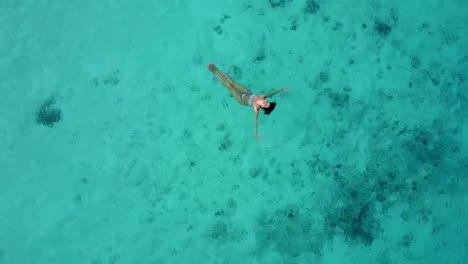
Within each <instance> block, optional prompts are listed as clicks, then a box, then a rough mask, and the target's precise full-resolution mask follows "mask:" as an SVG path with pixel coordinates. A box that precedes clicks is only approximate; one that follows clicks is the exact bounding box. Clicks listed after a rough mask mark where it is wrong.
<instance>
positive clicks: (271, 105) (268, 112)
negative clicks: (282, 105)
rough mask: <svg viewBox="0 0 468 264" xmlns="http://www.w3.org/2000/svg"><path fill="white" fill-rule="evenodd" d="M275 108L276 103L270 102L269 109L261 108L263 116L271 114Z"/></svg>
mask: <svg viewBox="0 0 468 264" xmlns="http://www.w3.org/2000/svg"><path fill="white" fill-rule="evenodd" d="M275 107H276V103H275V102H272V103H270V107H268V108H263V111H265V115H269V114H270V113H271V112H273V110H275Z"/></svg>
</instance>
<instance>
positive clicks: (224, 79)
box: [208, 64, 243, 104]
mask: <svg viewBox="0 0 468 264" xmlns="http://www.w3.org/2000/svg"><path fill="white" fill-rule="evenodd" d="M208 69H209V70H210V71H211V72H212V73H213V74H214V76H215V77H216V78H217V79H218V80H219V81H220V82H221V83H222V84H223V85H224V86H226V88H228V89H229V91H230V92H231V94H232V96H234V98H236V100H237V101H238V102H239V103H240V104H243V102H242V98H241V95H240V93H239V91H238V90H237V89H236V86H238V84H237V83H235V82H234V81H233V80H232V79H231V77H229V75H227V74H226V73H224V72H223V71H221V70H220V69H218V68H217V67H216V66H214V65H213V64H208Z"/></svg>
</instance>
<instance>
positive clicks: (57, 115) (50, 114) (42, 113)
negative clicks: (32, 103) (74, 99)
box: [36, 96, 62, 127]
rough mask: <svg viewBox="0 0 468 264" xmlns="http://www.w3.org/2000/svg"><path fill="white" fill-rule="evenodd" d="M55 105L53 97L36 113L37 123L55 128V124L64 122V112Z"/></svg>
mask: <svg viewBox="0 0 468 264" xmlns="http://www.w3.org/2000/svg"><path fill="white" fill-rule="evenodd" d="M55 105H56V101H55V98H54V97H53V96H51V97H49V98H48V99H46V100H45V101H44V102H43V103H42V104H41V105H40V106H39V109H38V110H37V111H36V122H37V123H38V124H41V125H44V126H47V127H53V126H54V124H55V123H57V122H59V121H60V120H62V111H61V110H60V109H59V108H58V107H56V106H55Z"/></svg>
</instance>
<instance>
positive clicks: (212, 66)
mask: <svg viewBox="0 0 468 264" xmlns="http://www.w3.org/2000/svg"><path fill="white" fill-rule="evenodd" d="M208 70H210V71H211V72H214V71H215V70H216V66H214V64H211V63H210V64H208Z"/></svg>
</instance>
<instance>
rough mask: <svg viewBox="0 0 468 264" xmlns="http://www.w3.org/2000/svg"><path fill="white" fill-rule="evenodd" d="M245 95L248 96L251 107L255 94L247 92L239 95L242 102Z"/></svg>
mask: <svg viewBox="0 0 468 264" xmlns="http://www.w3.org/2000/svg"><path fill="white" fill-rule="evenodd" d="M247 95H250V98H249V105H252V100H253V99H254V98H255V96H256V94H253V93H252V92H250V91H249V92H247V93H243V94H241V98H242V102H244V98H245V97H246V96H247Z"/></svg>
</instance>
